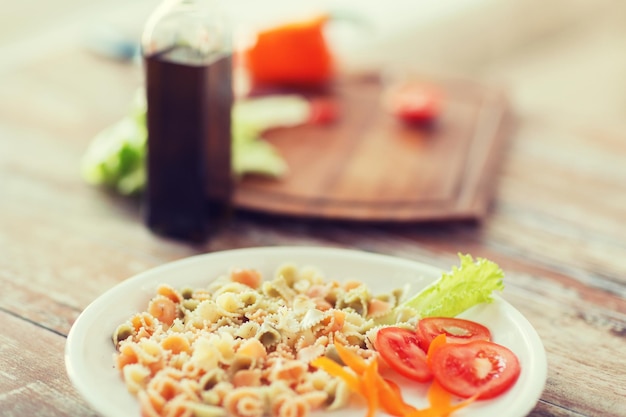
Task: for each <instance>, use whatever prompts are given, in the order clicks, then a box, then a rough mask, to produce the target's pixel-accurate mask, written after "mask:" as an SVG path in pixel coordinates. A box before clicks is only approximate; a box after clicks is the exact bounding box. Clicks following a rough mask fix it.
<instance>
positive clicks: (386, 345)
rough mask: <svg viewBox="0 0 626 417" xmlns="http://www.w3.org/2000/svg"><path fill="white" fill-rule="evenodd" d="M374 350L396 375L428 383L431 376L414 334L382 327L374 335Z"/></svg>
mask: <svg viewBox="0 0 626 417" xmlns="http://www.w3.org/2000/svg"><path fill="white" fill-rule="evenodd" d="M376 350H377V351H378V353H380V356H381V357H382V358H383V359H384V360H385V362H387V364H388V365H389V366H390V367H391V368H392V369H393V370H394V371H396V372H397V373H399V374H400V375H402V376H405V377H407V378H409V379H412V380H414V381H418V382H428V381H430V380H431V379H432V378H433V374H432V372H431V370H430V368H429V366H428V363H427V362H426V353H424V351H423V350H422V349H421V348H420V347H419V340H418V338H417V335H416V334H415V332H413V331H411V330H408V329H402V328H400V327H384V328H382V329H380V330H379V331H378V334H377V335H376Z"/></svg>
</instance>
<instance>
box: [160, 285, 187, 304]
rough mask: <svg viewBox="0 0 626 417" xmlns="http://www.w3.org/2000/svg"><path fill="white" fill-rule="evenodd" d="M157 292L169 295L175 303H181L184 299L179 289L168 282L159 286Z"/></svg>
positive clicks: (165, 295)
mask: <svg viewBox="0 0 626 417" xmlns="http://www.w3.org/2000/svg"><path fill="white" fill-rule="evenodd" d="M157 294H159V295H162V296H164V297H167V298H169V299H170V300H172V301H173V302H175V303H180V302H181V300H182V297H181V295H180V294H179V293H178V291H176V290H175V289H174V288H172V287H170V286H169V285H166V284H161V285H159V287H158V288H157Z"/></svg>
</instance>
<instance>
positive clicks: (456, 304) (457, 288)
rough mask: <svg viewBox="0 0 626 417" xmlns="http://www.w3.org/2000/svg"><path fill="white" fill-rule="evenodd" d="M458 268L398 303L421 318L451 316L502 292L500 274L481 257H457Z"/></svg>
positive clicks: (502, 275) (485, 301)
mask: <svg viewBox="0 0 626 417" xmlns="http://www.w3.org/2000/svg"><path fill="white" fill-rule="evenodd" d="M459 258H460V260H461V265H460V267H458V268H457V267H453V268H452V271H451V272H449V273H444V274H442V276H441V277H440V278H439V279H438V280H437V281H435V282H433V283H432V284H431V285H429V286H427V287H426V288H424V289H423V290H421V291H420V292H419V293H418V294H417V295H415V296H414V297H412V298H410V299H409V300H407V301H405V302H403V303H402V304H400V306H399V307H400V308H406V307H408V308H411V309H413V310H415V311H416V312H417V314H419V315H420V316H421V317H455V316H457V315H459V314H461V313H462V312H464V311H465V310H467V309H469V308H470V307H473V306H474V305H476V304H480V303H488V302H491V301H493V292H494V291H502V290H503V289H504V283H503V278H504V272H502V270H501V269H500V267H499V266H498V265H496V264H495V263H493V262H491V261H488V260H486V259H483V258H477V259H476V261H474V260H473V259H472V257H471V256H470V255H462V254H459Z"/></svg>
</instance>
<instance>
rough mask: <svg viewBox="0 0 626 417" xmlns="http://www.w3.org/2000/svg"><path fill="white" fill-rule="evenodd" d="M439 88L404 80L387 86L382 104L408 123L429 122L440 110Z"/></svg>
mask: <svg viewBox="0 0 626 417" xmlns="http://www.w3.org/2000/svg"><path fill="white" fill-rule="evenodd" d="M441 102H442V97H441V93H440V92H439V90H437V89H436V88H435V87H434V86H432V85H428V84H425V83H417V82H406V83H403V84H397V85H393V86H391V87H389V88H388V89H387V91H386V93H385V95H384V105H385V107H386V108H387V110H388V111H389V112H390V113H391V114H393V115H394V116H396V117H397V118H398V119H400V120H403V121H405V122H408V123H429V122H432V121H433V120H435V119H436V118H437V117H438V116H439V113H440V112H441Z"/></svg>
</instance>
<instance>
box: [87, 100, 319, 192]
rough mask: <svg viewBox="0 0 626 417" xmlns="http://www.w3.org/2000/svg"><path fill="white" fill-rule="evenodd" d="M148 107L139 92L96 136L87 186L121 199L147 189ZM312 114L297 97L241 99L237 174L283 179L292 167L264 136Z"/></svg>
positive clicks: (236, 119)
mask: <svg viewBox="0 0 626 417" xmlns="http://www.w3.org/2000/svg"><path fill="white" fill-rule="evenodd" d="M146 109H147V107H146V102H145V94H144V92H143V90H140V91H138V92H137V94H136V98H135V100H134V101H133V103H132V105H131V106H130V111H129V113H128V114H127V115H126V116H125V117H123V118H122V119H121V120H119V121H118V122H116V123H114V124H113V125H111V126H109V127H107V128H106V129H104V130H102V131H101V132H99V133H98V134H97V135H96V136H95V137H94V138H93V140H92V141H91V142H90V143H89V146H88V147H87V150H86V152H85V154H84V155H83V158H82V160H81V174H82V177H83V179H84V180H85V181H86V182H88V183H89V184H93V185H97V186H103V187H106V188H108V189H111V190H113V191H114V192H116V193H119V194H122V195H132V194H137V193H140V192H141V191H142V190H143V188H144V186H145V183H146V166H145V156H146V150H147V136H148V132H147V129H146ZM309 116H310V107H309V103H308V101H307V100H306V99H305V98H303V97H301V96H298V95H274V96H265V97H260V98H249V99H240V100H237V101H236V102H235V103H234V106H233V113H232V158H233V159H232V169H233V175H234V176H235V177H241V176H243V175H246V174H256V175H263V176H266V177H271V178H279V177H282V176H284V175H285V174H286V173H287V171H288V166H287V164H286V162H285V160H284V159H283V158H282V156H281V155H280V154H279V152H278V151H277V149H275V148H274V147H273V146H272V145H271V144H270V143H269V142H267V141H265V140H264V138H263V133H265V132H266V131H267V130H270V129H273V128H278V127H289V126H297V125H299V124H302V123H305V122H306V121H307V120H308V118H309Z"/></svg>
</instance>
